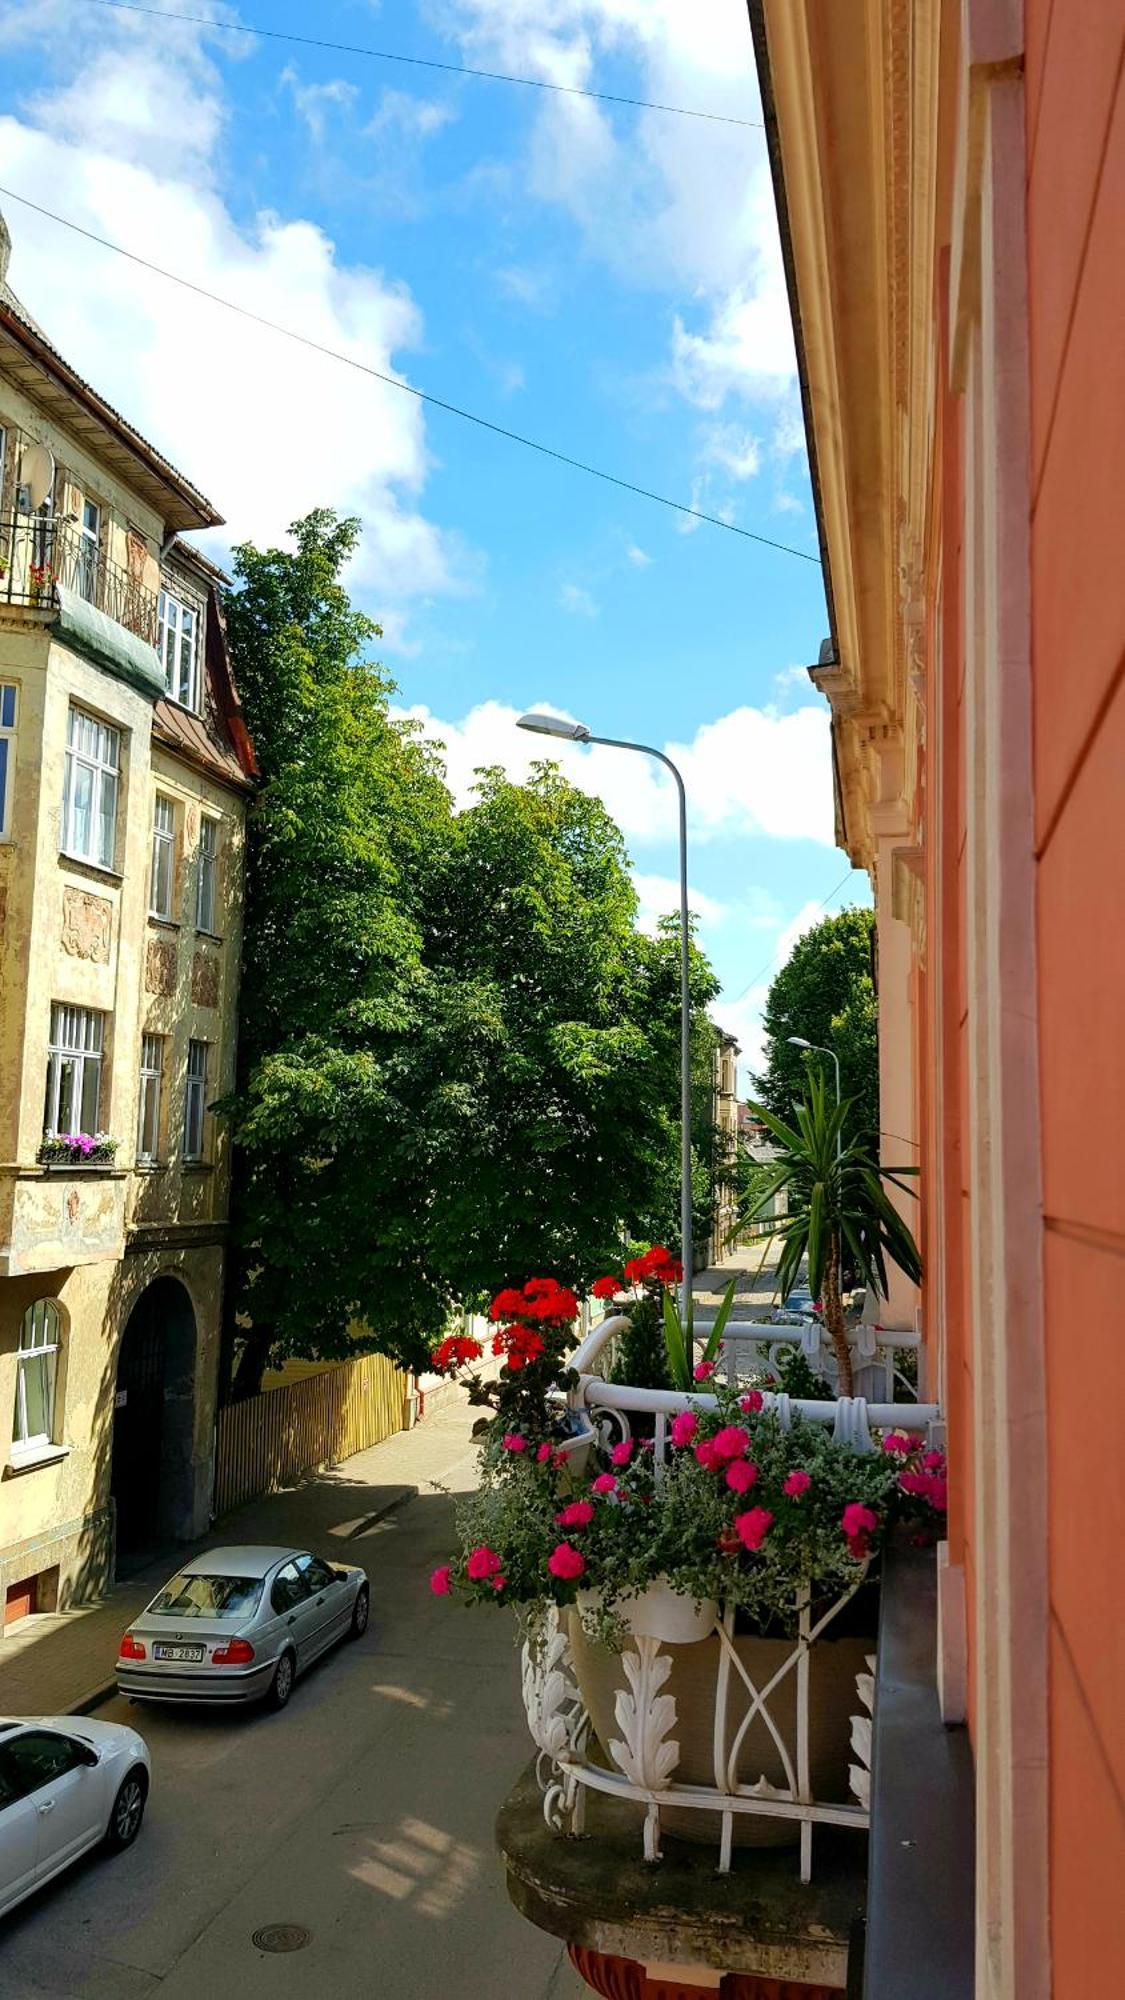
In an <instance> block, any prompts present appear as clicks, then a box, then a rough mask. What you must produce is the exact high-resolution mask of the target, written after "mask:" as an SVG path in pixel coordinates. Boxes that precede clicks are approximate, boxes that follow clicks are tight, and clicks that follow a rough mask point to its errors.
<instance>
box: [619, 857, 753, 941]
mask: <svg viewBox="0 0 1125 2000" xmlns="http://www.w3.org/2000/svg"><path fill="white" fill-rule="evenodd" d="M633 887H634V888H635V890H636V892H637V898H638V901H639V903H640V913H639V919H638V921H639V923H640V926H641V929H642V930H643V931H648V932H649V933H650V935H652V936H655V934H656V930H657V927H658V919H659V918H661V917H678V916H679V913H680V883H679V878H678V876H675V875H640V874H637V873H636V872H634V875H633ZM688 903H689V907H690V909H691V910H692V912H693V913H694V915H695V916H697V917H698V918H699V920H700V922H701V923H703V924H721V923H724V922H725V921H726V919H727V917H728V916H729V914H730V911H729V909H728V906H727V905H726V904H725V903H720V902H717V901H716V899H715V897H714V896H707V895H705V894H704V892H703V890H702V889H696V888H694V887H691V886H690V885H689V889H688Z"/></svg>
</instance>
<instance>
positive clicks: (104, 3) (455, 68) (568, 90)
mask: <svg viewBox="0 0 1125 2000" xmlns="http://www.w3.org/2000/svg"><path fill="white" fill-rule="evenodd" d="M86 5H87V6H88V7H109V8H112V9H113V11H114V12H115V13H119V14H146V15H148V17H149V18H150V19H151V20H154V21H186V22H188V23H189V24H190V25H191V26H192V27H196V28H208V29H220V30H221V31H222V32H223V34H226V35H261V36H262V37H263V38H264V39H265V40H267V41H271V42H295V43H298V44H299V45H300V46H301V47H302V48H306V49H329V50H331V52H332V53H333V54H334V55H341V56H368V57H370V58H371V60H372V61H374V62H394V63H407V64H409V65H410V67H411V68H413V69H439V70H444V71H445V73H446V74H447V75H449V76H475V77H477V78H479V79H482V80H483V81H484V82H486V83H518V84H520V85H522V87H523V88H524V89H525V90H548V91H553V92H555V93H556V94H557V95H558V96H560V97H592V98H595V99H596V100H597V101H598V102H599V103H601V104H627V105H631V106H632V107H633V108H634V109H635V110H638V111H667V112H669V113H670V114H671V115H672V116H673V117H675V118H704V119H707V120H708V121H709V122H710V123H711V124H713V125H741V126H743V127H744V128H746V129H748V130H750V131H753V132H763V131H764V130H765V127H764V125H763V124H762V122H761V120H760V119H759V118H734V117H731V116H730V114H729V113H728V112H725V111H696V110H693V109H692V108H691V107H689V106H688V105H686V104H654V103H653V102H652V101H651V100H650V99H649V98H647V97H625V96H623V95H622V94H620V93H619V92H617V91H614V90H583V89H582V87H581V85H579V84H577V83H549V82H548V81H547V80H546V78H544V77H541V76H509V75H507V74H506V73H505V71H503V70H498V69H474V68H473V67H472V66H471V65H470V64H469V63H453V62H439V61H438V59H437V57H436V56H407V55H403V54H401V53H400V51H399V50H397V49H370V48H364V47H361V46H359V45H357V44H356V43H354V42H329V41H325V40H323V39H322V38H321V37H320V36H319V35H291V34H289V33H288V32H287V31H286V30H284V29H282V28H256V27H255V26H254V25H253V23H252V22H244V21H214V20H210V19H209V18H208V17H207V16H206V15H205V14H181V13H178V12H177V13H173V12H172V11H171V10H170V9H169V8H166V7H142V6H140V5H138V4H137V0H86Z"/></svg>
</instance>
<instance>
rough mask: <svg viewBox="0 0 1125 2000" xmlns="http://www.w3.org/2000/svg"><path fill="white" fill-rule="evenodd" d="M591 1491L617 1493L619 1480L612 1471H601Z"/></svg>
mask: <svg viewBox="0 0 1125 2000" xmlns="http://www.w3.org/2000/svg"><path fill="white" fill-rule="evenodd" d="M591 1491H592V1492H594V1493H616V1491H617V1481H616V1479H615V1478H614V1476H613V1474H612V1472H601V1473H599V1474H598V1477H597V1478H596V1479H595V1481H594V1484H593V1487H592V1488H591Z"/></svg>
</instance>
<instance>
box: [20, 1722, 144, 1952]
mask: <svg viewBox="0 0 1125 2000" xmlns="http://www.w3.org/2000/svg"><path fill="white" fill-rule="evenodd" d="M150 1781H151V1766H150V1764H149V1755H148V1745H147V1744H146V1743H145V1741H144V1739H143V1738H142V1737H140V1736H138V1735H137V1732H136V1730H135V1729H126V1728H124V1727H123V1726H122V1725H121V1724H120V1723H117V1722H93V1721H91V1720H90V1718H89V1717H88V1716H85V1715H37V1716H24V1717H22V1718H21V1719H19V1720H18V1721H17V1720H11V1719H8V1720H5V1719H0V1916H3V1915H4V1913H5V1912H6V1911H8V1910H11V1909H14V1908H15V1906H16V1904H17V1903H21V1902H22V1901H23V1899H24V1897H25V1896H30V1895H31V1893H32V1890H33V1889H38V1888H40V1887H41V1886H42V1884H43V1883H44V1882H49V1881H50V1880H51V1878H52V1876H54V1875H58V1874H60V1873H61V1872H62V1870H63V1869H64V1868H69V1866H70V1864H71V1862H72V1861H77V1859H78V1857H79V1855H80V1854H85V1853H86V1851H87V1849H88V1848H91V1847H97V1846H98V1845H99V1843H104V1845H105V1846H106V1847H108V1848H110V1849H111V1850H120V1849H121V1848H123V1847H131V1846H132V1844H133V1842H134V1840H135V1839H136V1837H137V1835H138V1833H139V1832H140V1830H141V1821H142V1819H143V1818H144V1811H145V1801H146V1799H147V1798H148V1789H149V1783H150Z"/></svg>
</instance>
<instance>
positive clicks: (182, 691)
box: [156, 590, 199, 713]
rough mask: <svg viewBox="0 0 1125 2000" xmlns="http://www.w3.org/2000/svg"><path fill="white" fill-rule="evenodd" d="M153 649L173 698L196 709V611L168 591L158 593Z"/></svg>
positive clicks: (186, 706) (197, 661)
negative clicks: (156, 653)
mask: <svg viewBox="0 0 1125 2000" xmlns="http://www.w3.org/2000/svg"><path fill="white" fill-rule="evenodd" d="M156 650H157V652H158V653H159V654H160V658H161V660H162V661H163V664H164V685H165V687H166V688H167V690H168V693H169V694H170V695H171V697H172V700H173V701H178V702H180V703H181V705H182V706H183V707H184V708H190V709H194V710H195V711H196V712H197V713H198V709H199V613H198V611H197V610H196V609H195V606H194V605H192V604H185V603H184V601H183V599H182V598H180V597H173V596H172V593H171V591H169V590H162V591H161V593H160V623H159V635H158V638H157V642H156Z"/></svg>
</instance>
